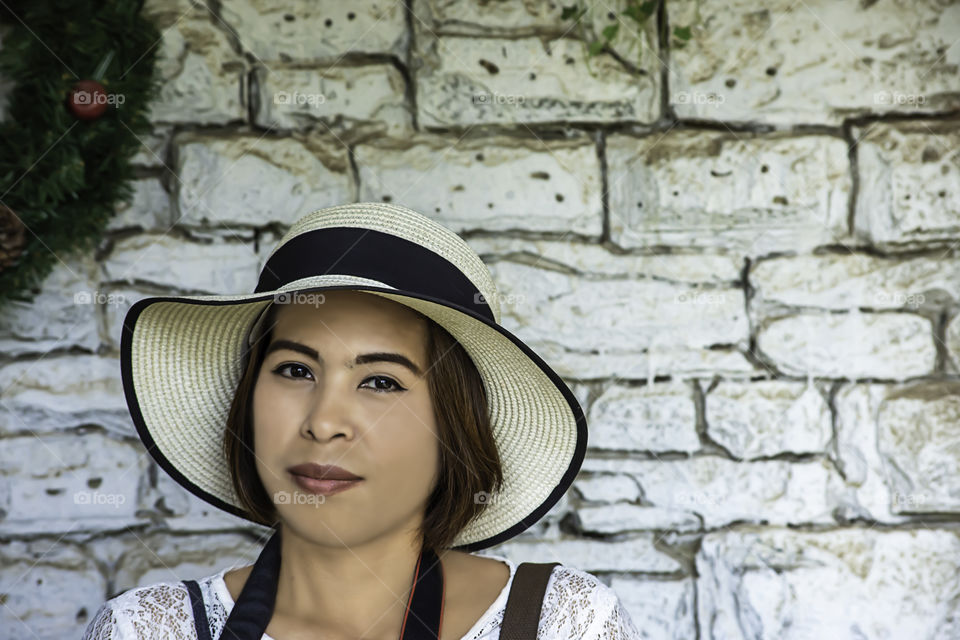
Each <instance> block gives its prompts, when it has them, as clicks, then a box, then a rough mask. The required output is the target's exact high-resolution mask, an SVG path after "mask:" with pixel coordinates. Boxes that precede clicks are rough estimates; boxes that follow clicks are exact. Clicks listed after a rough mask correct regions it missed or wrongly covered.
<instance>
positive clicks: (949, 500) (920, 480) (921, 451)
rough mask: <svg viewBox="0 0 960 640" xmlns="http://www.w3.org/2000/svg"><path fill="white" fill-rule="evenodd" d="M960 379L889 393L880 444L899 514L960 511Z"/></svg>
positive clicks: (879, 429)
mask: <svg viewBox="0 0 960 640" xmlns="http://www.w3.org/2000/svg"><path fill="white" fill-rule="evenodd" d="M958 424H960V383H957V382H939V383H920V384H916V385H910V386H905V387H902V388H897V389H893V390H891V391H890V392H888V394H887V396H886V397H885V398H884V401H883V403H882V404H881V406H880V408H879V411H878V416H877V434H878V435H877V447H878V451H879V454H880V457H881V459H882V461H883V464H884V469H885V471H886V478H887V482H888V483H889V484H890V488H891V490H892V491H893V495H894V500H893V510H894V511H895V512H896V513H908V512H913V513H938V512H954V513H957V512H960V474H958V473H957V469H960V429H958V428H957V425H958Z"/></svg>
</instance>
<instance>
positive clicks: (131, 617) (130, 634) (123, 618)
mask: <svg viewBox="0 0 960 640" xmlns="http://www.w3.org/2000/svg"><path fill="white" fill-rule="evenodd" d="M483 557H486V558H495V559H497V560H500V561H501V562H504V563H505V564H507V565H508V566H509V567H510V579H509V580H508V581H507V584H506V586H504V587H503V589H502V590H501V591H500V595H499V596H497V599H496V600H495V601H494V602H493V604H491V605H490V607H489V608H488V609H487V610H486V611H485V612H484V613H483V615H482V616H480V619H478V620H477V621H476V623H475V624H474V625H473V627H472V628H471V629H470V630H469V631H468V632H467V633H466V635H464V636H463V638H461V640H496V639H498V638H499V637H500V624H501V623H502V622H503V612H504V609H505V608H506V606H507V597H508V595H509V593H510V586H511V585H512V584H513V576H514V574H515V573H516V570H517V566H516V564H515V563H513V562H512V561H511V560H509V559H507V558H505V557H502V556H497V555H493V554H485V555H484V556H483ZM231 569H232V567H231V568H226V569H223V570H222V571H220V572H218V573H215V574H213V575H210V576H207V577H205V578H200V579H198V580H197V583H198V584H199V585H200V592H201V593H202V594H203V602H204V605H205V608H206V610H207V619H208V621H209V623H210V635H211V637H212V638H214V639H216V638H218V637H219V635H220V632H221V630H222V629H223V626H224V624H226V621H227V616H228V615H229V614H230V610H231V609H232V608H233V598H232V597H231V596H230V591H229V590H228V589H227V585H226V583H225V582H224V581H223V575H224V574H225V573H226V572H227V571H230V570H231ZM196 637H197V633H196V630H195V628H194V623H193V609H192V607H191V604H190V595H189V593H188V592H187V588H186V586H184V584H183V583H182V582H159V583H157V584H153V585H150V586H146V587H138V588H135V589H130V590H128V591H125V592H124V593H121V594H120V595H118V596H116V597H115V598H112V599H110V600H107V601H106V602H105V603H103V605H102V606H101V607H100V609H99V610H98V611H97V613H96V615H94V617H93V620H91V621H90V624H89V625H87V628H86V631H84V634H83V638H82V640H134V639H137V640H147V639H154V638H155V639H157V640H160V639H163V640H170V639H172V640H196ZM571 638H583V639H590V640H639V638H640V632H639V631H637V628H636V627H635V626H634V624H633V622H632V621H631V619H630V616H629V614H628V613H627V611H626V610H625V609H624V608H623V605H622V603H621V602H620V599H619V598H618V597H617V594H616V592H615V591H614V590H613V589H611V588H610V587H608V586H607V585H605V584H603V583H602V582H601V581H600V580H599V579H598V578H597V577H595V576H593V575H592V574H589V573H587V572H585V571H580V570H579V569H574V568H572V567H566V566H563V565H561V566H558V567H554V568H553V573H552V574H551V575H550V580H549V582H547V591H546V593H545V594H544V600H543V608H542V609H541V612H540V628H539V631H538V632H537V640H554V639H562V640H570V639H571ZM262 640H274V639H273V638H271V637H270V636H269V635H267V634H263V637H262Z"/></svg>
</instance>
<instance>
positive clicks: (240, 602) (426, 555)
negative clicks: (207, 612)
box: [201, 529, 443, 640]
mask: <svg viewBox="0 0 960 640" xmlns="http://www.w3.org/2000/svg"><path fill="white" fill-rule="evenodd" d="M279 576H280V530H279V529H278V530H277V531H276V532H275V533H274V534H273V536H271V538H270V540H268V541H267V544H266V545H265V546H264V547H263V550H262V551H261V552H260V557H258V558H257V561H256V562H254V563H253V569H251V570H250V575H249V576H248V577H247V581H246V582H245V583H244V585H243V589H241V591H240V595H238V596H237V601H236V602H235V603H234V605H233V609H231V611H230V615H228V616H227V621H226V623H225V624H224V627H223V631H221V632H220V639H221V640H260V638H262V637H263V634H264V632H265V631H266V628H267V624H268V623H269V622H270V618H272V617H273V607H274V604H275V602H276V599H277V580H278V578H279ZM410 596H411V600H410V602H408V603H407V604H408V606H409V608H410V610H409V612H408V614H407V617H406V620H404V623H403V630H402V632H401V640H437V638H438V637H439V633H440V615H441V613H442V610H443V571H442V568H441V565H440V558H439V557H437V554H436V553H434V552H433V551H432V550H430V549H423V550H422V551H421V553H420V558H419V559H418V560H417V570H416V576H415V579H414V581H413V589H412V591H411V594H410ZM201 640H204V639H201Z"/></svg>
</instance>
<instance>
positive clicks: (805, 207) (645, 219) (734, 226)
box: [607, 129, 851, 256]
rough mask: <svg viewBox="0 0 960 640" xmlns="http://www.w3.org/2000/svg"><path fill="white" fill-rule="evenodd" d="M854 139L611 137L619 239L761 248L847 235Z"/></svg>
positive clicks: (795, 247)
mask: <svg viewBox="0 0 960 640" xmlns="http://www.w3.org/2000/svg"><path fill="white" fill-rule="evenodd" d="M846 147H847V145H846V144H845V143H844V141H843V140H841V139H840V138H834V137H830V136H823V135H800V136H797V135H787V134H783V135H779V134H768V135H765V136H756V135H751V134H748V133H732V132H714V131H702V130H689V129H673V130H670V131H668V132H665V133H659V132H658V133H652V134H649V135H646V136H640V137H635V136H625V135H611V136H610V138H609V139H608V141H607V165H608V167H609V183H610V186H609V189H610V235H611V239H612V240H613V241H614V242H615V243H616V244H618V245H620V246H622V247H624V248H632V247H645V246H650V245H669V246H679V247H720V246H724V247H728V248H732V249H736V250H738V251H743V252H746V253H747V254H748V255H751V256H754V255H764V254H766V253H769V252H772V251H782V250H791V251H801V250H804V249H811V248H813V247H816V246H820V245H829V244H837V243H841V242H844V241H845V240H846V239H847V228H846V227H847V222H846V220H847V206H848V199H849V197H850V190H851V181H850V173H849V170H850V167H849V162H848V160H847V153H846Z"/></svg>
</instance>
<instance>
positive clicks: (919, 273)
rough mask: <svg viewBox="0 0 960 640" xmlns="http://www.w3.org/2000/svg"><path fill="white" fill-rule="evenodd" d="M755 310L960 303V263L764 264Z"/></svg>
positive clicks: (854, 257)
mask: <svg viewBox="0 0 960 640" xmlns="http://www.w3.org/2000/svg"><path fill="white" fill-rule="evenodd" d="M749 279H750V284H751V285H752V286H753V288H754V296H753V299H752V300H751V302H750V304H751V307H752V308H757V309H759V308H764V307H773V308H776V307H779V306H795V307H816V308H821V309H856V308H868V309H903V310H912V311H916V310H918V309H924V308H929V307H937V306H942V305H944V304H951V303H956V302H957V301H960V260H958V259H956V258H954V257H951V258H947V257H944V256H943V255H942V252H935V253H933V254H931V255H929V256H921V257H916V258H900V257H895V256H890V257H878V256H871V255H867V254H863V253H846V252H845V253H838V254H827V255H816V256H796V257H789V258H774V259H770V260H761V261H760V262H758V263H757V264H756V265H754V266H753V267H752V268H751V269H750V274H749Z"/></svg>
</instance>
